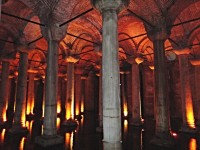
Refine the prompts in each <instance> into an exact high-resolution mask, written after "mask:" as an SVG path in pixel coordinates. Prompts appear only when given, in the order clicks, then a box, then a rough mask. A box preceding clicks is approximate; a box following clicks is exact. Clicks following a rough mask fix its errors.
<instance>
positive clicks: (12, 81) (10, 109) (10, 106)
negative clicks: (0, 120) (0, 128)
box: [6, 76, 16, 123]
mask: <svg viewBox="0 0 200 150" xmlns="http://www.w3.org/2000/svg"><path fill="white" fill-rule="evenodd" d="M9 80H10V81H9V82H10V89H9V91H10V93H9V99H8V107H7V111H6V118H7V121H8V122H9V123H10V122H12V121H13V116H14V105H15V95H16V77H15V76H9Z"/></svg>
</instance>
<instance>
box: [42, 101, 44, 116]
mask: <svg viewBox="0 0 200 150" xmlns="http://www.w3.org/2000/svg"><path fill="white" fill-rule="evenodd" d="M42 117H44V103H42Z"/></svg>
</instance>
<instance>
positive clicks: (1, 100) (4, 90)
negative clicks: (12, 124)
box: [0, 61, 10, 123]
mask: <svg viewBox="0 0 200 150" xmlns="http://www.w3.org/2000/svg"><path fill="white" fill-rule="evenodd" d="M9 66H10V63H9V62H6V61H3V62H2V73H1V85H0V91H1V92H0V123H2V122H3V121H6V105H7V103H8V91H9V90H8V84H9V78H8V77H9Z"/></svg>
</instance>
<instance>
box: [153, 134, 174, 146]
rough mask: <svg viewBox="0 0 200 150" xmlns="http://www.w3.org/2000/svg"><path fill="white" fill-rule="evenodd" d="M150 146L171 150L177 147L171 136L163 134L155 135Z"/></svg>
mask: <svg viewBox="0 0 200 150" xmlns="http://www.w3.org/2000/svg"><path fill="white" fill-rule="evenodd" d="M150 144H152V145H155V146H161V147H166V148H171V147H173V146H174V145H175V141H174V139H173V137H172V136H171V135H170V134H166V133H163V134H162V133H161V134H160V135H155V136H154V138H153V139H152V140H151V141H150Z"/></svg>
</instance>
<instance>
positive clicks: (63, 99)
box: [60, 77, 67, 120]
mask: <svg viewBox="0 0 200 150" xmlns="http://www.w3.org/2000/svg"><path fill="white" fill-rule="evenodd" d="M61 82H62V83H61V86H62V87H61V97H60V100H61V112H60V115H61V119H62V120H65V116H66V109H65V102H66V96H67V95H66V88H67V78H66V77H62V81H61Z"/></svg>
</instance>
